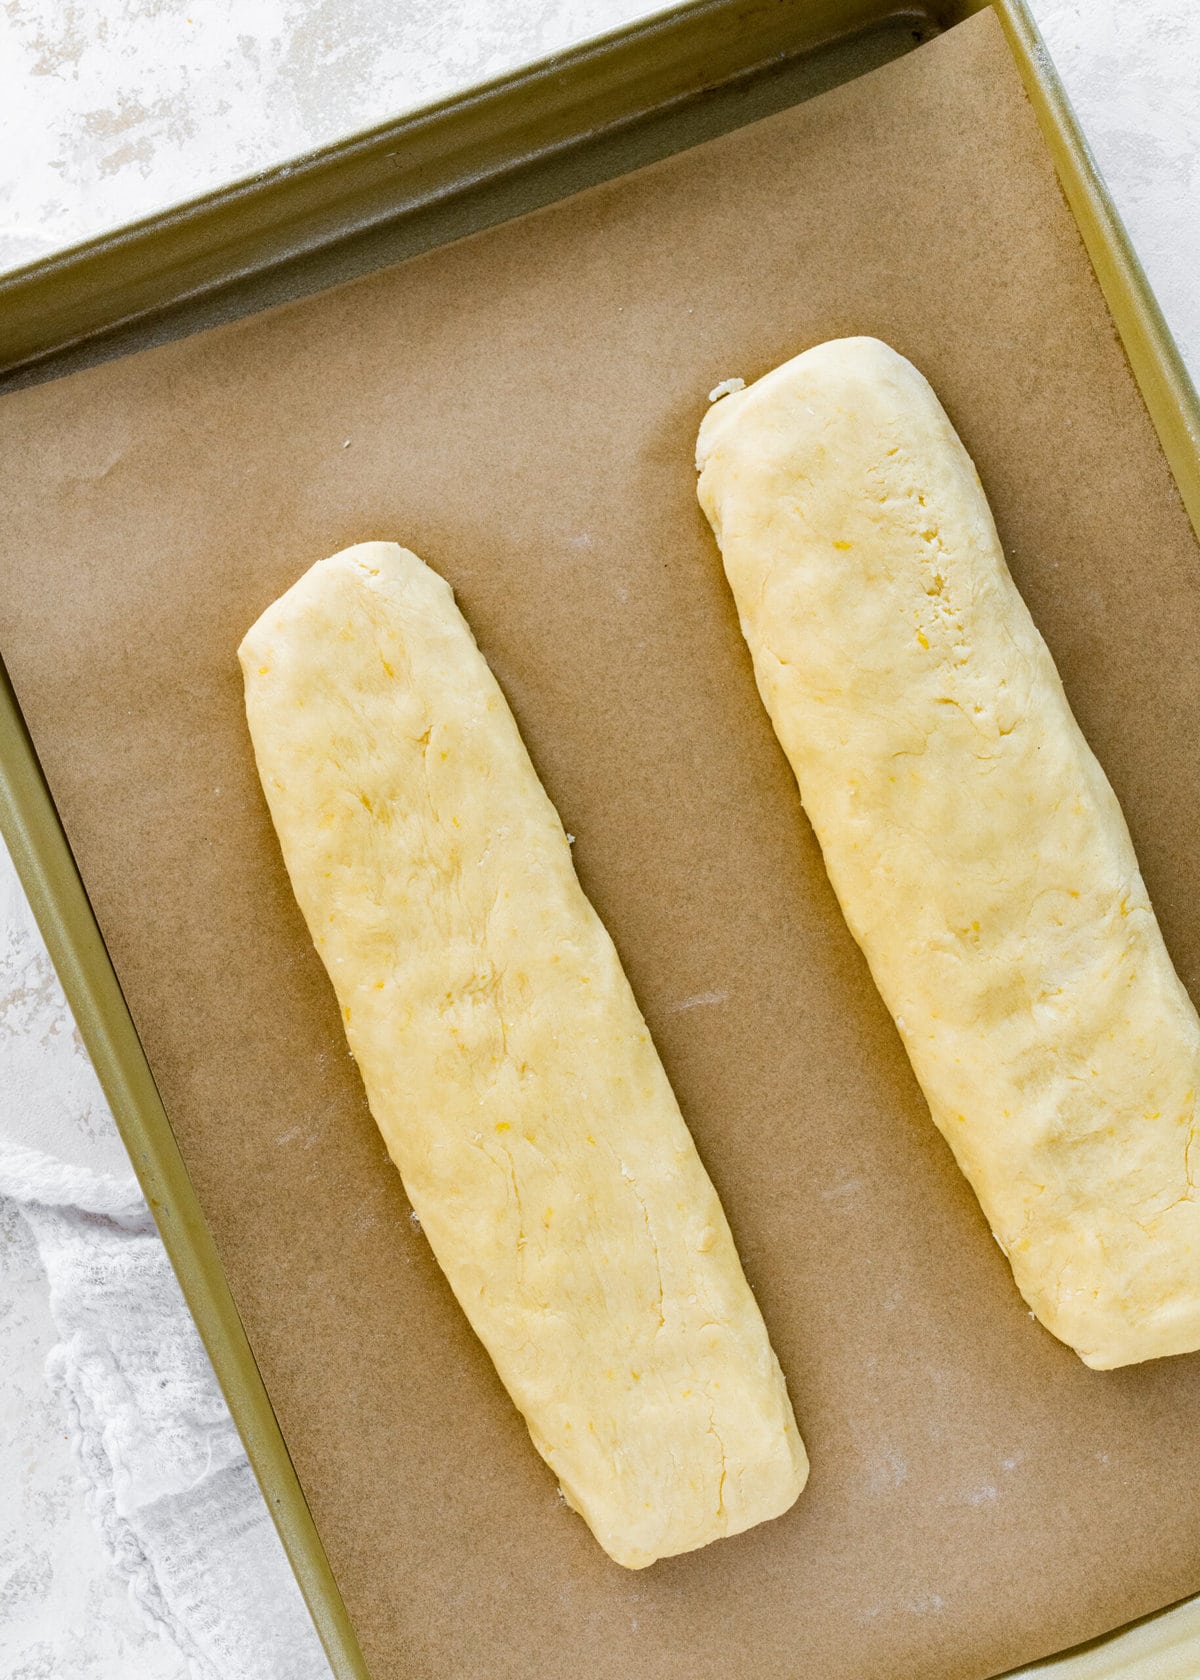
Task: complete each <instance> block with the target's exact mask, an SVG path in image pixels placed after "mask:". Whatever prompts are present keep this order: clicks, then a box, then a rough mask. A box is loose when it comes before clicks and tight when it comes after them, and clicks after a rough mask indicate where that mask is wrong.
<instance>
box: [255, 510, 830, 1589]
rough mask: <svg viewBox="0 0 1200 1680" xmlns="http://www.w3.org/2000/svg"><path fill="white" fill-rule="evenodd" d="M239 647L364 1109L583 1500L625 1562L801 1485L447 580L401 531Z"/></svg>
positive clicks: (632, 1011)
mask: <svg viewBox="0 0 1200 1680" xmlns="http://www.w3.org/2000/svg"><path fill="white" fill-rule="evenodd" d="M239 655H240V658H241V661H242V669H243V674H244V676H245V683H246V712H247V716H248V719H249V723H250V732H251V735H252V737H253V740H254V751H255V756H256V758H257V761H258V769H259V774H260V776H261V778H262V784H263V789H264V791H265V793H266V796H267V803H268V805H269V806H270V810H271V816H272V818H273V819H274V823H275V828H276V831H277V833H278V835H279V840H280V844H281V846H282V848H283V855H284V859H285V862H286V864H287V868H288V873H289V875H290V876H291V881H292V886H293V888H294V889H295V893H296V897H297V899H298V901H299V904H300V908H301V910H302V911H303V912H304V916H305V919H306V921H307V922H308V926H309V931H310V932H311V934H312V936H313V939H314V941H315V943H316V946H317V949H318V951H319V952H320V954H321V957H322V959H323V960H324V963H325V966H326V968H327V969H328V971H329V975H330V978H331V979H332V981H333V985H334V989H335V991H336V993H337V997H338V1001H339V1003H340V1004H341V1006H342V1015H343V1018H344V1020H345V1023H346V1036H347V1038H348V1039H349V1041H350V1047H351V1049H352V1051H353V1053H354V1055H355V1057H356V1059H357V1061H358V1066H359V1068H360V1070H361V1072H362V1077H363V1081H364V1083H365V1085H366V1090H367V1097H368V1100H369V1102H370V1105H371V1112H372V1114H373V1115H374V1117H375V1119H376V1121H377V1122H378V1125H379V1129H380V1131H381V1132H382V1134H383V1137H384V1140H385V1142H386V1144H387V1147H388V1151H389V1153H390V1155H391V1157H392V1159H393V1160H394V1161H395V1163H396V1165H397V1166H398V1167H399V1169H400V1172H401V1175H402V1177H403V1180H404V1186H405V1189H406V1190H407V1192H408V1195H409V1198H410V1200H411V1202H412V1205H413V1208H414V1209H415V1211H416V1213H417V1216H418V1218H419V1219H420V1221H421V1225H422V1227H423V1228H424V1230H425V1233H426V1235H427V1237H428V1238H429V1241H430V1244H431V1245H432V1248H433V1252H434V1254H435V1255H436V1256H437V1258H438V1261H439V1262H440V1264H441V1266H442V1269H443V1271H444V1272H445V1273H446V1276H447V1278H448V1279H449V1281H450V1285H451V1288H452V1289H453V1290H454V1293H455V1295H456V1296H457V1297H458V1299H459V1301H460V1302H461V1304H462V1307H463V1310H464V1311H465V1313H466V1315H467V1317H468V1318H469V1319H470V1321H471V1324H472V1326H473V1327H474V1329H475V1331H476V1333H477V1334H478V1335H479V1337H480V1339H481V1340H482V1342H483V1344H484V1346H485V1347H486V1348H487V1350H488V1352H489V1353H490V1354H491V1357H492V1359H493V1360H494V1362H495V1365H496V1369H497V1371H498V1372H499V1373H500V1376H501V1379H502V1380H503V1382H504V1385H505V1387H506V1388H507V1389H508V1392H509V1393H510V1394H511V1395H512V1398H513V1400H514V1401H515V1402H516V1404H517V1406H518V1407H519V1408H520V1410H521V1412H522V1413H523V1415H524V1417H525V1421H526V1423H527V1424H528V1426H529V1433H530V1434H531V1436H532V1437H533V1441H534V1445H535V1446H536V1447H537V1449H538V1451H539V1452H540V1453H541V1455H542V1457H543V1458H544V1459H545V1460H546V1462H547V1463H548V1464H549V1465H550V1466H551V1468H552V1469H553V1471H554V1473H555V1475H556V1476H557V1477H558V1479H559V1483H560V1485H561V1488H562V1491H563V1494H564V1496H565V1497H566V1499H567V1500H568V1501H569V1503H570V1504H571V1505H572V1506H573V1507H574V1508H575V1509H576V1510H577V1511H579V1512H580V1513H581V1515H582V1516H583V1517H584V1519H585V1520H586V1521H587V1523H588V1524H589V1526H590V1527H591V1529H592V1532H593V1533H594V1534H595V1536H596V1538H597V1540H598V1541H599V1542H600V1544H601V1545H602V1546H603V1547H604V1549H605V1551H606V1552H608V1553H609V1555H610V1556H611V1557H613V1558H615V1559H616V1561H617V1562H618V1563H622V1564H625V1565H627V1566H628V1567H629V1568H632V1569H637V1568H641V1567H642V1566H643V1565H645V1564H649V1563H652V1562H653V1561H654V1560H655V1558H659V1557H667V1556H670V1555H671V1554H673V1553H676V1552H684V1551H689V1550H691V1549H692V1548H693V1547H696V1546H703V1545H706V1544H707V1543H708V1541H710V1540H715V1539H718V1538H719V1537H720V1536H722V1535H727V1534H736V1533H738V1532H739V1531H740V1530H742V1529H745V1528H749V1527H750V1526H751V1525H752V1524H754V1523H758V1522H763V1521H764V1520H765V1519H767V1518H768V1517H775V1516H778V1515H779V1514H780V1512H782V1511H785V1510H787V1508H788V1507H789V1506H790V1505H791V1504H792V1502H793V1500H794V1499H795V1498H796V1496H797V1494H798V1493H799V1492H800V1489H801V1488H802V1487H803V1485H804V1481H805V1477H806V1475H807V1471H808V1461H807V1459H806V1457H805V1454H804V1448H803V1445H802V1443H801V1441H800V1437H799V1435H798V1434H797V1431H796V1424H795V1420H794V1418H793V1416H792V1409H791V1405H790V1403H789V1401H788V1396H787V1390H786V1387H785V1385H784V1379H783V1375H782V1373H781V1371H780V1369H779V1364H778V1362H777V1360H776V1358H775V1355H774V1353H773V1352H772V1350H771V1346H770V1343H769V1342H768V1340H767V1332H766V1329H765V1327H764V1325H763V1321H762V1317H761V1315H760V1313H759V1310H758V1306H757V1304H756V1303H755V1300H754V1297H753V1295H752V1294H751V1292H750V1288H749V1286H748V1284H747V1283H746V1280H745V1277H744V1276H743V1274H742V1268H741V1265H740V1263H739V1261H738V1257H737V1253H736V1250H735V1249H734V1246H733V1239H732V1237H731V1235H730V1232H729V1226H728V1224H727V1223H726V1220H725V1216H724V1213H723V1212H722V1210H721V1204H720V1202H719V1201H718V1199H717V1194H716V1191H715V1190H714V1189H713V1187H712V1184H711V1183H710V1181H709V1178H708V1175H707V1174H706V1172H705V1170H704V1168H703V1166H702V1165H701V1162H700V1158H699V1156H698V1155H697V1154H696V1149H695V1146H694V1144H693V1143H692V1139H691V1136H690V1134H689V1133H688V1130H687V1127H686V1126H685V1125H684V1122H683V1119H682V1117H681V1115H680V1112H679V1108H678V1105H677V1103H676V1101H675V1097H674V1095H673V1093H672V1091H671V1087H670V1085H669V1084H668V1083H667V1077H666V1075H665V1073H664V1072H663V1069H662V1065H661V1063H660V1062H659V1059H658V1055H657V1053H656V1051H655V1049H654V1046H653V1044H652V1043H651V1041H650V1036H649V1033H648V1032H647V1030H646V1025H645V1022H644V1021H643V1020H642V1017H641V1015H640V1013H639V1011H638V1007H637V1004H636V1003H635V1001H634V998H633V994H632V992H631V991H630V989H629V983H628V981H627V980H626V978H625V974H624V972H623V970H622V968H621V964H620V960H619V959H618V957H617V953H616V951H615V950H614V948H613V944H612V941H611V939H610V938H609V937H608V934H607V933H606V932H605V930H604V928H603V926H602V925H601V923H600V920H599V918H598V917H597V915H596V913H595V911H594V910H593V909H592V907H591V905H590V904H589V903H588V901H587V899H586V898H585V897H584V895H583V891H582V889H581V888H580V885H579V882H578V880H577V879H576V876H575V870H574V867H573V865H572V862H571V852H570V847H569V845H568V842H567V837H566V835H565V834H564V833H563V830H562V825H561V823H560V822H559V820H558V815H557V813H556V812H555V810H554V807H553V806H552V805H551V803H550V801H549V799H548V798H547V797H546V794H545V791H544V790H543V788H542V785H541V783H540V782H539V781H538V778H537V775H536V773H535V771H534V769H533V766H532V764H531V763H530V761H529V757H528V754H527V753H526V751H525V747H524V745H523V743H522V741H521V738H520V735H519V734H518V732H517V726H516V724H515V722H514V721H513V717H512V713H511V712H510V711H509V709H508V706H507V705H506V704H505V700H504V696H503V695H502V694H501V692H500V689H499V687H498V686H497V683H496V681H495V678H494V677H493V676H492V673H491V671H490V670H489V669H488V666H487V664H486V662H485V661H484V658H483V656H482V654H481V653H480V652H479V650H478V648H477V647H476V645H475V642H474V640H473V638H472V636H471V632H470V630H469V629H468V628H467V625H466V623H465V622H464V620H463V618H462V616H461V615H460V613H459V611H458V609H457V607H456V606H455V603H454V596H453V594H452V593H451V590H450V588H449V586H448V585H447V584H446V583H445V582H444V580H443V579H442V578H440V577H439V576H438V575H437V574H436V573H435V572H433V571H431V570H430V569H429V568H428V567H427V566H425V565H424V564H423V563H422V562H421V561H420V560H418V559H417V557H416V555H414V554H410V553H408V552H407V551H406V550H405V549H402V548H398V547H397V546H396V545H395V544H394V543H363V544H360V545H359V546H358V547H356V548H349V549H346V550H345V551H344V552H343V553H341V554H335V555H334V556H333V558H332V559H329V560H324V561H322V562H320V564H318V565H316V566H314V567H313V568H312V569H311V571H309V572H307V573H306V574H305V575H304V576H303V577H302V578H301V579H300V580H299V582H298V583H296V584H295V586H294V587H293V588H291V589H289V590H288V592H287V594H286V595H284V596H282V597H281V598H280V599H279V600H278V601H276V602H275V603H274V605H273V606H271V607H269V608H268V609H267V611H266V612H265V613H264V614H263V615H262V617H261V618H260V619H259V620H258V622H257V624H255V626H254V627H253V629H252V630H251V631H250V632H249V634H248V635H247V636H246V639H245V641H244V642H243V643H242V646H241V649H240V650H239Z"/></svg>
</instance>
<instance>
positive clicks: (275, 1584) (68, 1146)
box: [0, 858, 329, 1680]
mask: <svg viewBox="0 0 1200 1680" xmlns="http://www.w3.org/2000/svg"><path fill="white" fill-rule="evenodd" d="M0 864H2V865H3V866H7V865H8V859H7V858H2V859H0ZM3 872H4V877H5V879H4V881H3V883H0V885H2V886H3V887H4V888H6V889H8V890H4V891H0V1196H7V1197H9V1198H11V1199H12V1200H14V1201H15V1202H16V1203H17V1204H18V1205H19V1206H20V1208H21V1210H22V1212H23V1213H24V1215H25V1217H26V1218H27V1220H28V1221H29V1224H30V1226H31V1227H32V1229H33V1232H34V1235H35V1237H36V1240H37V1245H38V1250H39V1253H40V1255H41V1258H42V1262H43V1264H44V1265H45V1268H46V1274H47V1279H48V1282H49V1287H50V1309H51V1313H52V1316H53V1319H54V1323H55V1326H56V1328H57V1332H58V1336H59V1340H58V1342H57V1344H56V1345H55V1347H54V1348H53V1350H52V1351H51V1354H50V1357H49V1360H48V1364H47V1374H48V1377H49V1380H50V1383H51V1385H52V1387H53V1388H54V1389H55V1390H56V1392H57V1393H58V1395H59V1396H60V1398H61V1400H62V1403H63V1406H64V1408H65V1411H66V1415H67V1419H68V1426H69V1429H70V1432H71V1438H72V1444H73V1446H74V1449H75V1451H76V1454H77V1457H78V1462H79V1465H80V1468H81V1471H82V1473H83V1476H84V1479H85V1482H86V1486H87V1497H88V1502H89V1505H90V1507H91V1509H92V1511H93V1514H94V1516H95V1519H96V1522H97V1524H98V1525H99V1528H100V1531H101V1533H102V1535H103V1538H104V1541H105V1544H106V1546H107V1548H108V1550H109V1552H110V1554H111V1556H112V1559H113V1562H114V1564H115V1566H116V1568H117V1570H118V1571H119V1572H120V1574H121V1575H123V1576H124V1577H125V1579H126V1580H127V1581H128V1582H129V1586H130V1590H131V1593H132V1594H133V1597H134V1598H135V1600H136V1601H137V1603H138V1604H140V1605H141V1607H142V1609H143V1610H144V1611H145V1613H146V1615H147V1616H148V1617H150V1618H151V1620H152V1621H153V1622H154V1623H156V1624H157V1626H158V1627H159V1628H160V1629H161V1630H162V1632H163V1633H164V1634H165V1635H166V1636H167V1637H168V1638H169V1639H170V1640H172V1641H173V1642H174V1643H175V1644H176V1645H177V1646H178V1648H179V1650H180V1651H181V1652H182V1653H183V1655H184V1656H185V1657H186V1659H187V1660H188V1662H189V1664H190V1666H191V1669H192V1672H193V1674H194V1675H195V1676H196V1680H328V1675H329V1670H328V1667H327V1665H326V1663H325V1659H324V1657H323V1655H322V1653H321V1648H320V1645H319V1643H318V1641H317V1638H316V1634H315V1633H314V1631H313V1627H312V1623H311V1621H310V1620H309V1617H308V1612H307V1611H306V1610H305V1607H304V1602H303V1600H302V1599H301V1597H300V1592H299V1589H298V1588H297V1586H296V1583H295V1580H294V1579H293V1577H292V1574H291V1571H290V1569H289V1567H288V1564H287V1560H286V1558H285V1557H284V1553H283V1549H282V1547H281V1545H280V1543H279V1539H278V1536H277V1535H276V1533H275V1529H274V1526H273V1525H272V1522H271V1519H270V1516H269V1515H268V1513H267V1508H266V1506H265V1504H264V1503H263V1499H262V1496H261V1494H260V1493H259V1490H258V1486H257V1484H256V1482H255V1480H254V1476H253V1473H252V1472H251V1470H250V1466H249V1465H248V1463H247V1462H246V1457H245V1454H244V1453H243V1451H242V1446H241V1442H240V1441H239V1439H238V1435H237V1432H236V1430H235V1429H234V1426H233V1423H232V1421H231V1419H230V1416H229V1413H228V1411H227V1410H226V1408H225V1403H224V1401H223V1400H222V1398H221V1394H220V1391H219V1389H218V1388H217V1384H216V1379H215V1377H214V1376H213V1372H212V1367H211V1365H210V1364H209V1362H208V1358H207V1356H206V1355H205V1352H204V1349H203V1347H202V1346H201V1344H200V1339H199V1337H198V1336H197V1334H196V1330H195V1327H194V1325H193V1324H192V1321H191V1318H190V1316H189V1314H188V1311H187V1308H186V1306H185V1304H184V1301H183V1297H182V1295H181V1293H180V1290H179V1285H178V1284H177V1282H176V1281H175V1275H174V1273H173V1272H172V1270H171V1267H170V1263H169V1262H168V1260H167V1257H166V1253H165V1251H164V1249H163V1246H162V1243H161V1242H160V1240H159V1237H158V1233H157V1232H156V1230H155V1228H154V1222H153V1220H152V1219H151V1217H150V1213H149V1210H148V1209H147V1207H146V1204H145V1201H144V1200H143V1198H142V1195H141V1192H140V1191H139V1189H138V1186H137V1182H136V1180H135V1179H134V1177H133V1174H132V1172H130V1171H129V1170H128V1167H127V1166H126V1165H125V1164H124V1163H123V1161H122V1159H121V1154H120V1151H119V1147H118V1146H117V1145H116V1140H115V1138H113V1137H112V1136H111V1126H112V1122H111V1119H110V1118H109V1116H108V1114H107V1111H106V1110H105V1109H104V1106H103V1098H102V1097H101V1095H100V1092H99V1088H98V1087H97V1086H96V1084H95V1079H94V1076H93V1075H92V1073H91V1069H90V1067H88V1066H87V1065H86V1063H87V1058H86V1055H85V1052H84V1051H83V1048H82V1045H81V1044H80V1043H79V1041H78V1039H77V1037H76V1036H75V1035H74V1033H73V1032H72V1030H71V1021H70V1015H69V1013H68V1010H67V1005H66V1000H65V999H64V998H63V996H62V992H61V990H60V988H59V986H58V983H57V980H56V979H55V976H54V973H53V970H52V968H51V966H50V961H49V958H48V956H47V955H46V952H45V947H44V946H43V945H42V943H41V940H40V938H39V937H38V935H37V932H36V929H35V928H34V926H33V922H32V918H31V917H30V915H29V911H28V908H27V906H26V905H25V903H24V900H23V898H22V897H21V895H20V894H19V892H18V891H17V890H16V889H15V881H14V880H13V879H12V877H11V874H10V872H9V869H8V868H7V867H6V868H4V871H3ZM31 1048H34V1049H36V1050H37V1052H38V1053H37V1054H36V1056H30V1055H29V1054H27V1052H28V1051H29V1050H30V1049H31ZM103 1134H107V1135H103ZM42 1143H45V1145H46V1147H45V1148H42V1147H39V1145H40V1144H42Z"/></svg>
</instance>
